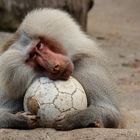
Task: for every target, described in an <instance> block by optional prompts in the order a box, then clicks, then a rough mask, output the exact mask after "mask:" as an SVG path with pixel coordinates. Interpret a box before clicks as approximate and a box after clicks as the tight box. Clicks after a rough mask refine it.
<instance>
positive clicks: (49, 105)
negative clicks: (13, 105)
mask: <svg viewBox="0 0 140 140" xmlns="http://www.w3.org/2000/svg"><path fill="white" fill-rule="evenodd" d="M86 107H87V97H86V94H85V91H84V89H83V87H82V86H81V84H80V83H79V82H78V81H77V80H76V79H75V78H73V77H70V79H69V80H67V81H60V80H58V81H52V80H50V79H48V78H46V77H41V78H39V79H37V80H35V81H34V82H33V84H32V85H31V86H30V87H29V88H28V90H27V92H26V94H25V97H24V110H25V111H30V112H31V113H33V114H36V115H38V116H39V117H40V125H41V126H43V127H53V122H54V120H55V118H56V117H57V116H58V115H60V114H61V113H69V112H71V111H75V110H83V109H85V108H86Z"/></svg>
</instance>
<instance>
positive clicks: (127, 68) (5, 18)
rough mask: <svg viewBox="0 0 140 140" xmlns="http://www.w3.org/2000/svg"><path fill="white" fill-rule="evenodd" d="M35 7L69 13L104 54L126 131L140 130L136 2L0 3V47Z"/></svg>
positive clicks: (139, 14)
mask: <svg viewBox="0 0 140 140" xmlns="http://www.w3.org/2000/svg"><path fill="white" fill-rule="evenodd" d="M38 7H39V8H40V7H53V8H60V9H63V10H65V11H67V12H69V13H70V14H71V15H72V16H73V17H74V18H75V20H76V21H77V22H78V23H79V24H80V26H81V28H82V29H83V30H84V31H86V32H87V34H89V35H90V36H91V37H92V38H93V39H95V40H96V41H97V43H98V44H99V47H101V48H103V50H105V52H106V53H107V55H108V56H109V58H110V60H111V63H110V65H109V66H110V69H112V73H113V76H114V79H115V81H116V83H117V85H118V87H119V89H120V94H119V104H120V106H121V109H122V110H124V111H126V112H127V113H128V116H129V118H130V121H129V123H127V128H140V0H0V18H1V19H0V46H2V45H3V44H4V43H5V42H6V40H7V39H8V38H9V37H10V36H12V33H10V32H14V31H15V30H16V29H17V27H18V26H19V24H20V22H21V21H22V19H23V17H24V16H25V15H26V14H27V13H28V12H29V11H30V10H32V9H35V8H38Z"/></svg>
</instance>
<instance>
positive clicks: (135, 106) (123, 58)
mask: <svg viewBox="0 0 140 140" xmlns="http://www.w3.org/2000/svg"><path fill="white" fill-rule="evenodd" d="M95 2H96V3H95V7H94V8H93V9H92V10H91V12H90V13H89V22H88V33H89V34H90V35H91V36H92V37H94V38H95V39H96V40H97V42H99V45H100V47H102V48H103V49H104V50H105V51H106V53H107V54H108V56H109V57H110V60H111V64H110V67H111V69H112V72H113V75H114V78H115V80H116V82H117V84H118V86H119V88H120V90H121V92H120V95H119V102H120V105H121V108H123V109H125V110H126V111H129V113H132V114H133V115H134V116H135V117H136V118H135V117H134V118H135V119H134V120H135V124H131V125H129V126H127V127H129V128H134V127H138V128H140V119H139V118H140V101H139V100H140V28H139V25H140V8H139V7H140V1H139V0H127V1H122V0H117V1H115V0H105V1H104V0H96V1H95ZM133 123H134V122H133Z"/></svg>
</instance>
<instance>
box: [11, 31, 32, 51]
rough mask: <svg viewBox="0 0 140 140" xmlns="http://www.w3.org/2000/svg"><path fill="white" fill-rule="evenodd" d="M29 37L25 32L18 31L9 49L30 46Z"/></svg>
mask: <svg viewBox="0 0 140 140" xmlns="http://www.w3.org/2000/svg"><path fill="white" fill-rule="evenodd" d="M30 44H31V39H30V38H29V36H28V35H27V34H26V33H25V32H21V33H19V36H18V37H17V39H16V40H15V42H14V43H13V44H12V45H11V46H10V48H9V49H17V50H24V51H25V50H26V49H28V48H29V47H30Z"/></svg>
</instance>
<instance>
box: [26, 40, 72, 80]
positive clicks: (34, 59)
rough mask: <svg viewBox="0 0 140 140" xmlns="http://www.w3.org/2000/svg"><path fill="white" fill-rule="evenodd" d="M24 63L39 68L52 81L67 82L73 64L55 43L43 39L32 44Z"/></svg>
mask: <svg viewBox="0 0 140 140" xmlns="http://www.w3.org/2000/svg"><path fill="white" fill-rule="evenodd" d="M26 63H27V64H28V65H30V66H31V67H33V68H40V69H41V72H42V73H43V75H45V76H47V77H49V78H50V79H52V80H59V79H60V80H67V79H68V78H69V76H70V75H71V74H72V71H73V63H72V62H71V60H70V59H69V58H68V56H67V55H66V53H65V50H64V49H63V48H62V47H61V46H60V45H59V44H58V43H57V42H56V41H54V40H49V39H44V38H40V40H39V41H38V42H37V43H34V44H33V46H32V47H31V49H30V50H29V58H28V59H27V60H26Z"/></svg>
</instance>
